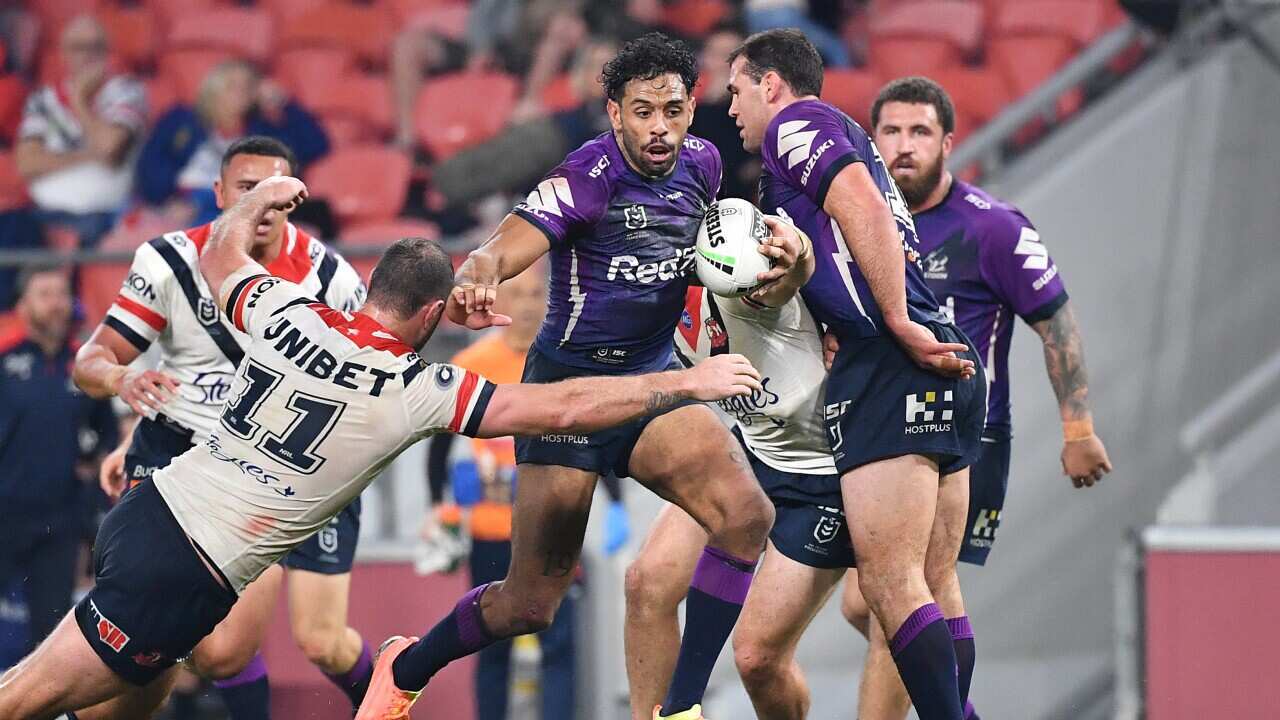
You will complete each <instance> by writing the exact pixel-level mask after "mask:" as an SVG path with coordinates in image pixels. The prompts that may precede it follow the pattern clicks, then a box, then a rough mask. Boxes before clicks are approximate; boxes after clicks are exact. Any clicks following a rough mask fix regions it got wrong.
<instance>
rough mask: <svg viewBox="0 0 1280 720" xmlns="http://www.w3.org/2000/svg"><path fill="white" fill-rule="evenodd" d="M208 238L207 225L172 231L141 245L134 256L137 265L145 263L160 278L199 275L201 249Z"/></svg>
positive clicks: (134, 252)
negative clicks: (184, 273) (188, 272)
mask: <svg viewBox="0 0 1280 720" xmlns="http://www.w3.org/2000/svg"><path fill="white" fill-rule="evenodd" d="M208 239H209V226H208V225H201V226H199V227H194V228H188V229H186V230H173V231H171V232H167V233H164V234H162V235H158V236H156V237H154V238H151V239H150V240H148V241H147V242H145V243H143V244H141V245H139V246H138V248H137V249H136V250H134V251H133V257H134V260H135V262H141V263H143V264H145V266H146V267H147V268H148V269H150V270H153V271H154V272H155V273H156V274H157V276H159V277H172V276H175V275H176V274H178V273H182V272H186V271H197V272H198V270H197V268H198V265H199V263H200V248H201V247H203V246H204V243H205V241H206V240H208ZM184 268H185V270H184Z"/></svg>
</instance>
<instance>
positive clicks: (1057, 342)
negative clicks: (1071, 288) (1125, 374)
mask: <svg viewBox="0 0 1280 720" xmlns="http://www.w3.org/2000/svg"><path fill="white" fill-rule="evenodd" d="M1035 329H1036V332H1038V333H1040V337H1041V338H1042V339H1043V340H1044V364H1045V369H1046V370H1048V372H1049V382H1050V383H1051V384H1052V385H1053V392H1054V394H1055V395H1057V397H1058V407H1059V408H1060V409H1061V411H1062V414H1063V417H1065V418H1068V419H1070V418H1080V417H1083V416H1084V415H1085V414H1086V413H1088V412H1089V405H1088V397H1089V379H1088V376H1087V374H1086V372H1085V366H1084V344H1083V343H1082V342H1081V340H1080V328H1079V327H1078V326H1077V325H1076V318H1075V314H1074V313H1073V312H1072V311H1071V306H1070V305H1063V306H1062V308H1060V309H1059V310H1058V312H1056V313H1054V314H1053V317H1051V318H1049V319H1048V320H1042V321H1040V322H1038V323H1036V324H1035Z"/></svg>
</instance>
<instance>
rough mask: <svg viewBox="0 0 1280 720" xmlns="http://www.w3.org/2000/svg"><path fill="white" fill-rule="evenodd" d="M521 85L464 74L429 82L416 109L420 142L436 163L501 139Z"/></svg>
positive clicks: (509, 79) (495, 77)
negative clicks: (487, 141)
mask: <svg viewBox="0 0 1280 720" xmlns="http://www.w3.org/2000/svg"><path fill="white" fill-rule="evenodd" d="M518 93H519V82H518V81H517V80H516V79H515V78H513V77H511V76H510V75H505V74H502V73H491V72H479V73H471V72H461V73H454V74H452V75H444V76H441V77H438V78H434V79H431V80H428V81H427V82H426V84H425V85H424V86H423V88H422V91H421V92H419V93H418V100H417V104H416V106H415V109H416V113H417V118H418V127H417V131H418V132H417V134H418V140H419V142H421V143H422V144H423V146H424V147H426V148H427V149H428V150H429V151H430V152H431V154H432V155H433V156H434V157H435V159H436V160H443V159H445V158H447V157H449V156H451V155H453V154H455V153H457V152H458V151H459V150H462V149H464V148H468V147H471V146H472V145H476V144H478V143H482V142H484V141H485V140H488V139H489V138H491V137H493V136H494V135H497V134H498V133H499V132H500V131H501V130H502V128H503V127H504V126H505V125H506V124H507V118H508V117H510V115H511V110H512V108H513V107H515V103H516V96H517V94H518Z"/></svg>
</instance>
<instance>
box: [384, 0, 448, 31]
mask: <svg viewBox="0 0 1280 720" xmlns="http://www.w3.org/2000/svg"><path fill="white" fill-rule="evenodd" d="M380 4H381V5H383V6H385V7H386V8H387V9H388V10H390V11H391V15H392V16H393V17H394V18H395V21H396V27H405V26H407V25H410V24H411V23H412V21H413V16H415V15H417V14H418V13H420V12H422V11H423V10H430V9H434V8H443V7H459V6H460V7H468V6H469V5H470V0H381V2H380Z"/></svg>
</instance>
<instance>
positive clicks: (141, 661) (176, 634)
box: [75, 482, 236, 686]
mask: <svg viewBox="0 0 1280 720" xmlns="http://www.w3.org/2000/svg"><path fill="white" fill-rule="evenodd" d="M197 552H199V551H198V550H197V549H196V548H195V546H194V545H193V544H192V543H191V541H190V539H188V538H187V535H186V533H184V532H183V531H182V527H181V526H180V525H178V521H177V520H175V519H174V517H173V513H172V512H170V511H169V506H168V505H166V504H165V502H164V498H163V497H161V496H160V491H159V490H156V486H155V484H154V483H149V482H147V483H142V484H141V485H139V486H137V487H136V488H134V489H133V490H131V491H129V492H128V493H127V494H126V495H125V496H124V498H123V499H122V500H121V501H120V504H119V505H116V506H115V507H114V508H112V510H111V512H109V513H107V516H106V518H105V519H104V520H103V521H102V526H101V527H100V528H99V529H98V537H97V540H96V541H95V542H94V547H93V572H94V586H93V589H92V590H90V591H89V594H88V595H86V596H85V597H84V599H83V600H81V601H80V602H79V603H78V604H77V605H76V608H75V617H76V623H77V624H78V625H79V626H80V632H82V633H84V637H85V640H87V641H88V642H89V646H90V647H92V648H93V650H94V652H96V653H97V654H98V657H99V658H101V659H102V662H103V663H105V664H106V666H107V667H109V668H111V671H112V672H114V673H115V674H117V675H119V676H120V677H121V678H123V679H124V680H125V681H127V682H129V683H132V684H134V685H139V686H142V685H146V684H148V683H150V682H151V681H152V680H155V679H156V678H157V677H158V676H159V675H160V674H161V673H163V672H164V671H165V670H167V669H168V668H170V667H172V666H173V664H174V663H176V662H177V661H179V660H181V659H182V658H184V657H186V656H187V655H189V654H191V651H192V650H193V649H194V648H195V646H196V643H198V642H200V640H201V639H203V638H204V637H205V636H206V635H208V634H209V633H211V632H213V628H214V626H215V625H217V624H218V623H219V622H221V621H222V619H223V618H225V617H226V616H227V613H228V612H230V611H231V606H232V605H233V604H235V601H236V594H235V593H234V592H232V591H231V590H230V589H229V588H230V587H231V586H230V584H229V583H228V584H227V585H226V586H225V587H224V586H222V585H220V584H219V583H218V580H216V579H215V578H214V575H213V573H212V571H210V569H209V567H206V566H205V564H204V562H202V561H201V559H200V557H199V555H197ZM210 566H212V563H210ZM224 582H225V578H224Z"/></svg>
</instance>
